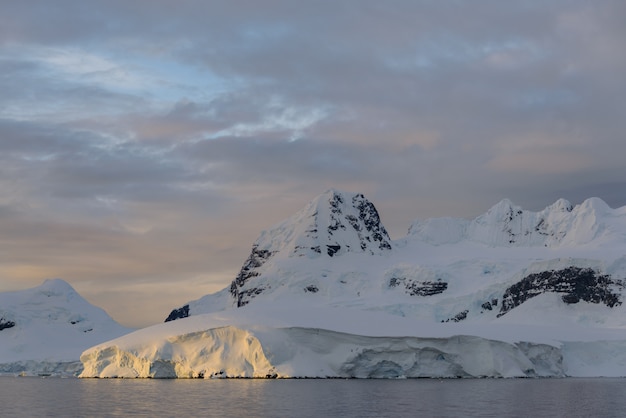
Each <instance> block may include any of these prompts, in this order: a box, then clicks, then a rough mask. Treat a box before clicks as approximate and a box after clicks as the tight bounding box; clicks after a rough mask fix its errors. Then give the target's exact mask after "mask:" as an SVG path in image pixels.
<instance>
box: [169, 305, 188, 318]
mask: <svg viewBox="0 0 626 418" xmlns="http://www.w3.org/2000/svg"><path fill="white" fill-rule="evenodd" d="M188 316H189V305H185V306H183V307H182V308H178V309H174V310H173V311H172V312H170V314H169V316H168V317H167V318H165V322H169V321H175V320H177V319H182V318H187V317H188Z"/></svg>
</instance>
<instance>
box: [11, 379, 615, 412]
mask: <svg viewBox="0 0 626 418" xmlns="http://www.w3.org/2000/svg"><path fill="white" fill-rule="evenodd" d="M131 415H132V416H163V417H181V416H206V417H212V416H216V417H218V416H227V417H246V418H249V417H289V418H293V417H359V418H362V417H416V416H421V417H538V416H541V417H623V416H626V379H459V380H456V379H455V380H436V379H433V380H431V379H419V380H243V379H242V380H143V379H137V380H121V379H119V380H118V379H111V380H108V379H60V378H36V377H0V416H2V417H46V416H50V417H51V416H54V417H61V416H67V417H105V416H110V417H116V416H131Z"/></svg>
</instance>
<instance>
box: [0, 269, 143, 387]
mask: <svg viewBox="0 0 626 418" xmlns="http://www.w3.org/2000/svg"><path fill="white" fill-rule="evenodd" d="M130 331H131V330H130V329H128V328H125V327H122V326H121V325H119V324H118V323H117V322H115V321H114V320H113V319H112V318H111V317H110V316H109V315H108V314H107V313H106V312H104V311H103V310H102V309H100V308H98V307H95V306H93V305H91V304H90V303H89V302H87V301H86V300H85V299H83V298H82V297H81V296H80V295H79V294H78V293H77V292H76V291H75V290H74V289H73V288H72V286H70V285H69V284H68V283H67V282H65V281H63V280H60V279H53V280H46V281H45V282H44V283H43V284H42V285H40V286H37V287H35V288H32V289H26V290H19V291H14V292H5V293H0V373H6V374H19V373H24V374H28V375H33V374H34V375H37V374H44V375H47V374H54V375H59V374H60V375H72V374H77V373H78V372H80V371H81V370H82V365H81V363H80V362H79V357H80V354H81V353H82V352H83V351H84V350H85V349H86V348H88V347H90V346H92V345H94V344H98V343H101V342H103V341H106V340H110V339H112V338H116V337H119V336H121V335H123V334H126V333H128V332H130Z"/></svg>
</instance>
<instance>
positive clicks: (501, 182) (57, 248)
mask: <svg viewBox="0 0 626 418" xmlns="http://www.w3.org/2000/svg"><path fill="white" fill-rule="evenodd" d="M0 8H1V9H2V13H0V92H1V93H2V94H0V187H1V190H2V193H1V194H0V245H1V249H2V251H1V252H0V254H1V258H0V261H1V262H0V278H1V280H0V291H7V290H14V289H21V288H26V287H31V286H34V285H37V284H39V283H40V282H41V281H42V280H43V279H45V278H49V277H61V278H64V279H66V280H68V281H69V282H70V283H71V284H72V285H73V286H75V287H76V289H77V290H78V291H79V292H81V293H82V294H84V295H85V296H86V297H88V298H89V299H90V300H91V301H92V302H95V303H96V304H98V305H100V306H102V307H104V308H105V309H107V310H108V311H109V313H111V314H112V315H113V316H114V317H115V318H116V319H117V320H119V321H121V322H123V323H124V324H127V325H131V326H140V325H146V324H150V323H155V322H160V321H161V320H162V319H163V318H164V317H165V316H166V315H167V313H168V312H169V310H170V309H172V308H174V307H176V306H178V305H180V304H182V303H184V302H186V301H188V300H190V299H196V298H198V297H200V296H202V295H204V294H206V293H208V292H212V291H216V290H218V289H220V288H222V287H224V286H225V285H226V284H227V283H228V282H229V281H230V280H231V279H232V278H233V277H234V275H235V274H236V272H237V271H238V269H239V268H240V266H241V263H242V262H243V260H244V259H245V258H246V256H247V253H248V251H249V248H250V246H251V244H252V242H253V241H254V239H255V238H256V237H257V235H258V234H259V232H260V231H261V230H262V229H265V228H267V227H268V226H270V225H272V224H273V223H275V222H278V221H280V220H282V219H284V218H285V217H287V216H289V215H291V214H292V213H294V212H295V211H296V210H298V209H300V208H301V207H303V206H304V205H305V204H306V202H307V201H309V200H310V199H312V198H313V197H314V196H316V195H317V194H319V193H321V192H323V191H324V190H325V189H327V188H330V187H334V188H338V189H344V190H349V191H355V192H356V191H358V192H363V193H365V194H366V196H367V197H368V198H369V199H370V200H372V201H373V202H374V203H375V204H376V206H377V207H378V209H379V211H380V212H381V216H382V219H383V222H384V223H385V225H386V226H387V227H388V229H389V230H390V232H391V233H392V235H393V236H395V237H399V236H401V235H402V234H404V232H405V231H406V228H407V227H408V225H409V223H410V221H411V220H413V219H415V218H418V217H419V218H426V217H432V216H442V215H450V216H463V217H473V216H476V215H478V214H480V213H482V212H484V211H485V210H487V209H488V208H489V207H490V206H491V205H493V204H495V203H496V202H498V201H499V200H500V199H502V198H504V197H508V198H510V199H512V200H513V201H514V202H515V203H517V204H519V205H521V206H523V207H525V208H528V209H532V210H538V209H541V208H543V207H545V206H546V205H548V204H550V203H552V202H554V201H555V200H557V199H558V198H560V197H564V198H566V199H569V200H570V201H572V202H573V203H579V202H580V201H582V200H583V199H585V198H587V197H591V196H598V197H600V198H602V199H604V200H605V201H606V202H607V203H608V204H609V205H611V206H613V207H617V206H622V205H625V204H626V193H625V192H624V190H626V180H624V179H626V164H624V162H623V156H624V155H626V141H625V140H624V132H626V129H625V128H626V114H625V113H626V94H625V93H626V79H625V78H624V76H623V74H625V73H626V49H625V48H624V47H623V40H624V39H626V26H625V25H624V24H623V22H624V21H625V20H626V3H624V2H621V1H612V0H600V1H595V2H587V1H582V0H574V1H571V0H567V1H566V0H556V1H549V2H545V1H525V2H518V3H512V2H502V1H496V0H491V1H490V0H480V1H426V0H424V1H392V2H385V3H381V2H378V1H368V0H365V1H332V2H331V1H319V2H293V1H223V2H222V1H216V2H201V1H176V2H173V1H165V0H162V1H154V0H151V1H133V2H127V1H96V2H76V1H55V2H47V1H29V2H2V5H1V6H0Z"/></svg>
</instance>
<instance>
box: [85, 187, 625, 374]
mask: <svg viewBox="0 0 626 418" xmlns="http://www.w3.org/2000/svg"><path fill="white" fill-rule="evenodd" d="M625 287H626V207H622V208H619V209H612V208H610V207H608V206H607V205H606V203H604V202H603V201H602V200H600V199H597V198H592V199H588V200H586V201H585V202H583V203H582V204H580V205H577V206H573V205H571V204H570V203H569V202H567V201H565V200H562V199H561V200H558V201H557V202H555V203H554V204H552V205H550V206H548V207H547V208H545V209H544V210H542V211H539V212H531V211H526V210H523V209H522V208H520V207H517V206H515V205H514V204H513V203H512V202H511V201H509V200H503V201H501V202H500V203H498V204H496V205H495V206H493V207H492V208H491V209H489V210H488V211H487V212H486V213H485V214H484V215H481V216H479V217H477V218H476V219H474V220H466V219H454V218H439V219H428V220H417V221H415V222H413V224H412V225H411V226H410V228H409V232H408V234H407V236H406V237H403V238H401V239H398V240H395V241H392V240H391V239H390V238H389V236H388V235H387V232H386V230H385V228H384V226H383V225H382V222H381V220H380V217H379V215H378V212H377V211H376V209H375V207H374V205H373V204H372V203H371V202H369V201H368V200H367V199H365V197H364V196H363V195H361V194H351V193H342V192H339V191H336V190H329V191H327V192H325V193H324V194H322V195H320V196H318V197H317V198H315V199H314V200H313V201H312V202H311V203H309V204H308V205H307V206H306V207H305V208H304V209H302V210H301V211H300V212H298V213H296V214H295V215H294V216H292V217H291V218H289V219H287V220H286V221H284V222H282V223H279V224H277V225H275V226H274V227H272V228H270V229H268V230H267V231H264V232H263V233H261V235H260V237H259V238H258V239H257V240H256V242H255V243H254V244H253V246H252V250H251V253H250V256H249V257H248V259H247V260H246V261H245V262H244V264H243V266H242V268H241V270H240V272H239V274H238V275H237V276H236V277H235V278H234V279H233V281H232V283H231V285H230V286H228V287H226V288H225V289H223V290H222V291H220V292H217V293H215V294H211V295H207V296H204V297H202V298H200V299H198V300H195V301H191V302H189V303H188V304H186V305H184V306H182V307H180V308H177V309H174V310H173V311H172V312H171V313H170V315H169V316H168V318H167V319H166V321H167V322H168V323H167V324H163V325H158V326H156V327H153V328H151V330H150V331H148V330H142V332H140V333H139V334H136V335H133V334H131V335H129V336H127V337H123V338H122V339H120V340H117V341H116V342H115V347H117V348H116V350H118V351H119V350H122V351H121V352H114V351H115V350H113V351H111V348H112V345H111V344H113V343H111V344H109V343H107V344H104V345H101V346H98V347H96V348H93V349H91V350H88V351H87V352H85V353H84V354H83V362H85V372H84V373H83V375H85V376H90V375H116V374H125V375H137V376H149V375H158V374H159V373H163V374H164V375H176V376H182V375H185V376H191V375H194V374H195V375H200V374H201V375H207V374H209V375H210V374H214V373H217V374H219V372H220V370H221V369H220V367H222V366H220V361H221V362H222V363H223V364H226V363H228V364H229V366H228V367H227V369H228V372H226V371H223V373H222V374H224V373H225V374H227V375H229V374H230V375H255V376H256V375H261V376H264V375H265V374H266V372H267V374H268V375H274V374H277V375H278V376H294V375H309V376H325V375H328V376H352V375H355V376H379V377H380V376H383V375H384V376H386V377H393V376H396V377H400V376H424V375H428V374H429V373H431V374H432V375H433V376H439V375H445V376H450V375H459V376H466V375H491V376H522V375H524V376H533V375H554V376H559V375H605V374H610V375H626V355H615V353H618V352H621V351H620V350H621V348H620V347H622V346H624V345H625V344H626V343H625V341H626V333H625V332H626V331H625V328H626V315H625V314H626V308H625V307H624V304H623V302H624V296H625V293H626V291H625ZM329 312H333V317H332V319H330V320H329V318H328V316H327V315H328V313H329ZM187 317H191V318H187ZM194 317H197V318H194ZM172 321H173V322H172ZM177 323H178V324H177ZM218 326H219V327H230V328H228V329H229V330H230V331H228V332H226V331H223V332H221V333H218V334H215V333H214V331H211V333H212V334H211V336H208V334H206V332H209V331H210V330H214V328H211V327H218ZM285 329H299V330H300V331H293V330H292V331H285ZM316 329H317V330H318V331H319V330H320V329H323V330H326V331H325V332H324V334H323V335H324V337H323V339H324V343H323V344H322V342H321V340H319V341H320V344H322V345H324V347H327V348H325V350H330V351H332V352H333V353H335V354H337V353H336V352H335V349H334V348H332V347H333V344H339V345H341V344H343V343H342V342H341V341H344V342H345V341H350V343H349V344H348V345H349V346H350V347H351V349H350V351H349V352H343V351H342V352H341V354H337V355H335V354H333V355H332V356H330V357H328V356H326V354H324V356H322V357H323V358H324V359H325V360H320V357H319V353H317V354H313V353H311V352H310V351H311V350H310V349H307V348H306V346H307V345H308V344H314V342H313V340H314V337H312V336H311V335H313V334H315V331H314V330H316ZM281 330H282V331H281ZM240 331H241V332H240ZM203 333H204V334H203ZM294 333H295V334H297V335H298V337H297V338H296V337H294V335H295V334H294ZM337 333H339V334H337ZM309 334H311V335H309ZM190 335H194V336H195V337H194V338H198V339H199V340H198V341H200V340H202V341H204V342H205V343H207V344H209V346H210V347H213V348H212V350H218V351H223V350H226V348H225V347H224V344H226V345H227V346H228V347H231V345H230V344H231V343H232V344H234V345H233V347H234V346H237V347H239V348H237V350H239V351H237V352H238V353H240V354H241V356H240V357H237V358H236V359H234V360H233V359H230V360H228V361H226V360H224V359H222V360H220V361H218V360H216V359H215V358H213V357H212V358H211V359H209V357H206V356H204V357H203V356H202V355H200V354H198V352H195V351H193V350H191V349H190V346H185V348H180V350H183V351H185V350H191V351H185V352H186V353H187V354H186V355H185V356H182V357H180V358H178V360H176V361H175V360H174V357H172V355H171V352H172V350H173V348H172V347H169V348H167V349H166V348H163V349H162V350H160V349H156V348H155V347H157V346H158V347H161V345H162V344H163V343H164V341H170V343H172V341H187V338H188V337H189V336H190ZM243 335H246V337H242V336H243ZM304 335H307V337H306V338H305V337H304ZM320 335H322V334H320ZM458 335H472V336H474V337H476V338H477V339H463V341H464V343H463V344H469V345H467V346H466V347H465V350H469V351H468V352H474V353H476V356H479V357H472V356H469V357H468V356H465V357H464V356H463V355H461V354H459V353H461V352H462V351H463V349H461V348H459V347H457V348H453V347H456V344H457V342H458V340H455V339H454V338H455V336H458ZM218 336H219V338H218ZM359 336H361V337H365V336H368V337H380V338H391V337H393V338H396V339H394V340H388V341H387V342H385V343H382V344H383V346H385V345H386V344H387V345H389V344H392V342H393V341H395V342H393V344H396V343H397V344H400V345H401V346H402V347H404V348H402V350H400V351H401V352H403V353H405V354H403V355H401V356H400V357H399V358H396V359H395V360H394V359H392V357H393V356H391V354H390V353H389V352H387V353H385V350H384V349H382V348H381V347H380V346H379V345H377V344H378V342H375V341H373V340H367V341H366V340H359V338H360V337H359ZM546 336H549V338H548V337H546ZM435 337H437V338H444V339H445V341H439V342H437V343H435V342H432V341H431V342H428V343H424V344H425V345H422V343H423V342H424V341H421V340H419V339H420V338H425V339H429V338H431V339H432V338H435ZM189 338H190V337H189ZM204 338H208V339H209V340H210V341H209V340H206V341H205V340H204ZM239 338H244V340H245V341H257V343H258V344H260V347H261V351H262V352H263V353H264V356H265V357H264V358H266V360H267V361H268V364H271V365H272V366H271V367H270V368H269V369H267V367H265V366H261V365H259V368H258V370H257V369H255V370H252V369H250V368H249V367H248V368H247V369H246V368H245V367H243V366H242V365H243V364H248V363H250V358H249V356H251V355H253V353H251V352H248V351H246V350H245V347H246V345H245V341H239V340H238V339H239ZM312 338H313V340H312ZM318 338H322V337H318ZM397 338H401V340H397ZM415 338H417V339H418V340H419V341H418V340H414V339H415ZM164 339H165V340H164ZM599 340H602V341H605V342H606V341H612V342H611V343H610V344H609V343H606V344H608V345H606V344H605V346H603V348H602V349H603V350H604V351H603V352H606V353H612V354H611V356H612V359H610V360H609V359H603V360H602V361H600V360H598V364H596V365H595V366H594V365H593V364H592V365H589V364H588V359H589V358H592V357H589V355H588V354H589V352H588V351H587V349H590V347H593V350H600V347H597V346H593V344H596V343H597V341H599ZM358 341H361V342H362V344H363V346H359V344H360V343H358ZM376 341H378V340H376ZM428 341H430V340H428ZM379 342H380V341H379ZM501 343H506V344H509V345H505V346H501V345H499V344H501ZM172 344H173V343H172ZM176 344H177V345H176V346H177V347H178V344H179V343H176ZM180 344H182V343H180ZM198 344H200V345H201V344H202V343H198ZM242 344H243V345H242ZM255 344H256V343H255ZM346 344H347V343H346ZM393 344H392V345H393ZM472 344H474V345H472ZM542 344H543V345H542ZM576 344H578V345H576ZM581 344H582V345H581ZM585 344H587V345H585ZM183 345H184V344H183ZM544 345H545V346H544ZM413 346H415V347H421V348H419V349H418V348H415V349H414V350H413V349H411V347H413ZM487 346H489V347H496V346H497V347H499V348H497V349H496V348H494V350H495V351H494V355H495V356H501V357H502V358H504V359H508V360H506V361H505V360H502V359H500V360H502V361H500V360H498V361H495V360H494V359H490V360H487V359H485V358H483V357H480V356H483V355H484V351H483V349H484V348H485V347H487ZM121 347H126V348H124V349H122V348H121ZM181 347H182V346H181ZM281 347H283V348H281ZM284 347H287V348H284ZM289 347H291V348H289ZM359 347H360V348H359ZM366 347H368V348H367V350H369V351H367V352H368V353H369V354H368V355H367V356H365V355H364V354H363V353H364V351H363V350H366ZM407 347H408V348H407ZM446 347H448V348H449V350H448V349H446ZM479 347H482V348H479ZM572 347H575V348H572ZM581 347H582V348H581ZM107 350H109V351H107ZM263 350H265V351H263ZM307 350H308V351H307ZM371 350H373V351H371ZM423 350H426V351H423ZM429 350H431V351H429ZM432 350H434V351H432ZM446 350H448V351H446ZM472 350H474V351H472ZM554 350H556V351H554ZM174 351H176V350H174ZM209 351H211V350H209ZM392 351H393V350H392ZM600 351H602V350H600ZM105 352H107V353H110V354H109V355H106V356H105V355H104V354H103V353H105ZM203 352H206V349H205V350H204V351H203ZM268 352H270V353H271V355H269V356H268ZM305 352H307V353H308V354H304V353H305ZM164 353H168V354H164ZM255 353H256V354H255V355H257V357H258V358H260V357H259V353H258V352H256V351H255ZM358 353H361V356H359V355H358ZM433 353H438V354H436V355H435V354H433ZM480 353H482V354H480ZM507 353H508V354H507ZM533 353H534V354H533ZM126 355H128V356H135V357H136V358H137V359H138V360H137V361H138V362H139V363H141V364H142V366H141V367H142V368H141V371H138V369H136V368H133V367H134V366H133V367H130V368H129V367H126V368H124V369H123V370H122V369H120V367H121V366H120V364H119V361H118V360H116V359H118V358H122V357H124V356H126ZM120 356H121V357H120ZM246 356H248V357H246ZM307 356H308V357H307ZM316 356H317V357H316ZM411 356H413V357H411ZM416 356H417V357H416ZM420 356H425V357H424V358H428V359H429V360H428V361H429V362H431V361H434V363H432V364H431V363H428V364H429V365H428V366H427V367H426V366H424V367H422V366H419V365H418V363H419V361H417V360H416V358H418V357H419V358H421V357H420ZM533 356H534V357H533ZM183 357H184V359H183ZM124 358H126V357H124ZM313 358H316V359H318V360H315V361H321V362H322V363H324V362H325V361H326V362H330V363H324V365H321V366H320V369H319V370H323V372H321V371H319V370H318V371H313V370H310V369H307V368H306V367H303V366H302V364H300V362H307V361H313V360H312V359H313ZM411 358H413V360H410V359H411ZM96 359H97V360H96ZM191 359H193V360H191ZM442 359H444V360H445V361H446V362H447V363H446V364H447V366H445V367H443V366H442V365H441V364H439V363H437V362H436V361H435V360H437V361H443V360H442ZM604 360H606V361H608V363H603V361H604ZM164 361H167V362H170V363H168V364H170V365H171V367H172V369H171V370H170V369H167V368H166V369H167V371H164V370H166V369H163V368H161V369H159V370H160V371H159V372H158V373H157V372H156V371H151V370H152V367H153V365H154V364H157V363H158V364H162V362H164ZM224 361H226V363H224ZM424 361H426V360H424ZM477 361H480V362H483V363H484V362H485V361H487V363H488V366H485V368H484V369H480V370H475V371H473V372H469V371H468V370H469V369H468V367H470V368H471V366H470V364H472V362H477ZM494 361H495V363H494ZM142 362H143V363H142ZM155 362H157V363H155ZM159 362H160V363H159ZM181 362H185V367H183V368H182V369H178V371H176V370H177V369H176V367H182V366H181V364H182V363H181ZM246 362H247V363H246ZM362 362H365V363H362ZM368 362H369V363H368ZM390 362H391V363H390ZM620 362H621V363H620ZM131 363H132V362H131ZM139 363H138V364H139ZM331 363H332V365H331ZM366 363H367V364H366ZM487 363H485V364H487ZM223 364H222V365H223ZM250 364H251V363H250ZM263 364H265V363H263ZM349 365H352V366H349ZM601 365H602V366H601ZM607 365H608V366H607ZM440 366H441V367H440ZM605 366H607V367H605ZM137 367H139V366H137ZM168 367H169V366H168ZM246 367H247V366H246ZM222 368H223V367H222ZM105 369H106V372H105V371H104V370H105ZM357 369H358V370H360V371H359V372H358V373H357V372H356V371H355V370H357ZM268 370H269V371H268ZM385 370H386V371H385ZM155 373H156V374H155ZM476 373H478V374H476Z"/></svg>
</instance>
